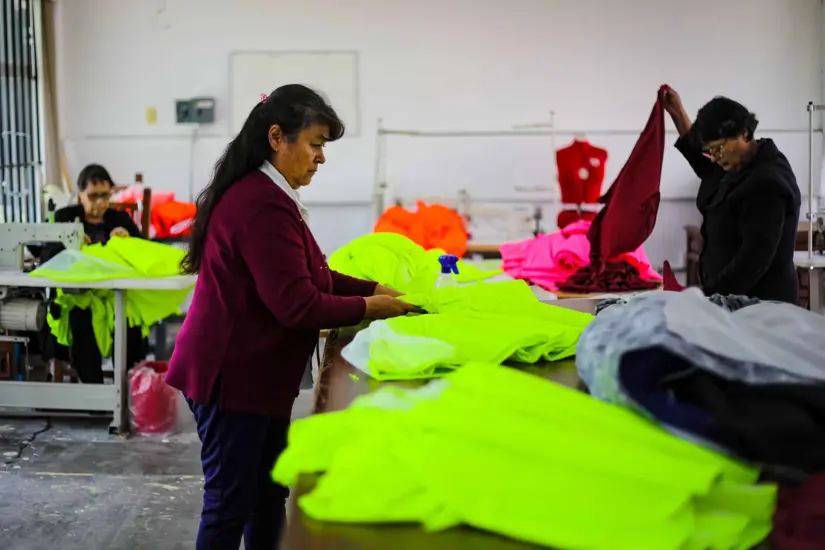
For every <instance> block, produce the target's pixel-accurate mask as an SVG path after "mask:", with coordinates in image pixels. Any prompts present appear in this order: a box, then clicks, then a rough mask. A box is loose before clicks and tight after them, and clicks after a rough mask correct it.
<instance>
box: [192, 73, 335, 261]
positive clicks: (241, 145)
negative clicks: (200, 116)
mask: <svg viewBox="0 0 825 550" xmlns="http://www.w3.org/2000/svg"><path fill="white" fill-rule="evenodd" d="M275 124H277V125H278V126H280V127H281V131H282V132H283V136H284V139H285V140H287V141H294V140H295V139H296V138H297V137H298V134H300V133H301V130H304V129H305V128H308V127H309V126H312V125H313V124H322V125H324V126H327V127H329V136H327V137H328V138H329V140H328V141H335V140H336V139H339V138H341V136H343V135H344V123H343V122H342V121H341V119H340V118H338V115H337V114H336V113H335V110H334V109H333V108H332V107H331V106H330V105H329V104H328V103H327V101H326V100H325V99H324V98H323V97H321V96H320V95H319V94H318V93H317V92H315V91H313V90H311V89H309V88H307V87H306V86H302V85H300V84H288V85H286V86H281V87H280V88H278V89H277V90H275V91H274V92H272V94H270V95H269V96H268V97H267V98H266V99H265V100H264V101H261V102H260V103H258V104H257V105H256V106H255V108H254V109H252V112H251V113H249V117H247V119H246V122H244V125H243V128H241V131H240V133H239V134H238V135H237V136H236V137H235V139H233V140H232V142H231V143H230V144H229V145H228V146H227V148H226V151H224V153H223V155H222V156H221V158H220V160H218V162H217V163H216V164H215V170H214V172H213V174H212V180H211V181H210V182H209V185H207V186H206V187H205V188H204V190H203V191H201V193H200V195H198V201H197V213H196V214H195V221H194V224H193V226H192V234H191V236H190V238H189V247H188V250H187V252H186V255H185V256H184V258H183V261H182V262H181V269H182V271H183V273H186V274H189V275H194V274H196V273H198V272H199V271H200V268H201V262H202V261H203V249H204V245H205V241H206V230H207V227H208V226H209V218H210V217H211V216H212V212H213V211H214V210H215V206H216V205H217V204H218V202H219V201H220V200H221V197H222V196H223V195H224V193H226V191H227V190H228V189H229V188H230V187H232V186H233V185H234V184H235V182H237V181H238V180H240V179H241V178H243V177H244V176H246V175H247V174H249V173H250V172H252V171H254V170H257V169H258V168H259V167H260V166H261V165H262V164H263V163H264V161H267V160H270V159H271V158H272V147H271V146H270V144H269V129H270V128H272V126H273V125H275Z"/></svg>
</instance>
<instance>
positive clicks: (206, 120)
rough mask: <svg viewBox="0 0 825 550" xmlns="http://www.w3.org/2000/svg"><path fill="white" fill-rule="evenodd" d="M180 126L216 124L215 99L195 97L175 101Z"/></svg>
mask: <svg viewBox="0 0 825 550" xmlns="http://www.w3.org/2000/svg"><path fill="white" fill-rule="evenodd" d="M175 113H176V120H177V123H178V124H212V123H213V122H215V99H214V98H212V97H195V98H192V99H178V100H177V101H175Z"/></svg>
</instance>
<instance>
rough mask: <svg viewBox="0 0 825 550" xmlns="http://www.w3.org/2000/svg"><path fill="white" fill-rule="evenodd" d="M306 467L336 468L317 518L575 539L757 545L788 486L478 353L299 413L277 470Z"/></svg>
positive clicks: (310, 509) (327, 473) (323, 485)
mask: <svg viewBox="0 0 825 550" xmlns="http://www.w3.org/2000/svg"><path fill="white" fill-rule="evenodd" d="M537 434H541V435H540V437H537ZM467 457H473V459H472V460H467ZM303 473H307V474H308V473H322V474H323V476H322V478H321V480H320V482H319V483H318V484H317V485H316V487H315V488H314V489H313V490H312V491H311V492H310V493H308V494H306V495H303V496H301V497H300V498H299V500H298V505H299V506H300V507H301V509H302V510H303V512H304V513H305V514H307V515H308V516H309V517H311V518H313V519H315V520H320V521H335V522H346V523H396V522H418V523H421V524H422V525H423V526H424V528H425V529H427V530H431V531H441V530H445V529H449V528H452V527H457V526H459V525H462V524H464V525H470V526H473V527H477V528H480V529H483V530H486V531H491V532H494V533H498V534H501V535H504V536H507V537H510V538H514V539H518V540H522V541H525V542H528V543H533V544H538V545H543V546H548V547H553V548H570V549H572V548H588V549H593V550H677V549H679V550H682V549H690V550H694V549H695V550H699V549H706V548H730V549H733V548H736V549H740V548H741V549H745V548H750V547H752V546H754V545H756V544H757V543H759V542H760V541H761V540H763V539H764V538H765V537H766V536H767V535H768V533H769V531H770V518H771V515H772V514H773V510H774V503H775V498H776V496H775V495H776V488H775V486H773V485H771V484H757V478H758V471H757V470H755V469H752V468H749V467H747V466H744V465H743V464H741V463H738V462H736V461H733V460H730V459H728V458H726V457H724V456H721V455H719V454H717V453H713V452H711V451H708V450H706V449H703V448H701V447H699V446H696V445H692V444H690V443H687V442H685V441H682V440H680V439H678V438H676V437H673V436H672V435H670V434H667V433H666V432H664V431H662V430H661V429H659V428H658V427H656V426H655V425H654V424H652V423H650V422H648V421H647V420H645V419H643V418H641V417H639V416H638V415H635V414H633V413H632V412H629V411H626V410H623V409H621V408H619V407H615V406H612V405H610V404H606V403H600V402H599V401H597V400H594V399H592V398H590V397H589V396H587V395H585V394H582V393H580V392H577V391H575V390H572V389H570V388H565V387H563V386H560V385H558V384H554V383H552V382H549V381H547V380H544V379H541V378H539V377H537V376H534V375H531V374H527V373H523V372H519V371H517V370H515V369H510V368H507V367H501V366H495V365H489V364H479V363H470V364H467V365H465V366H464V367H463V368H462V369H460V370H457V371H455V372H453V373H451V374H449V375H447V376H446V377H444V378H443V379H440V380H438V381H436V382H435V383H431V384H430V385H428V386H425V387H424V388H420V389H415V390H405V389H401V388H382V389H380V390H378V391H377V392H376V393H374V394H371V395H367V396H362V397H359V398H357V399H356V401H355V402H354V403H353V404H352V405H351V406H350V407H349V408H348V409H346V410H344V411H341V412H335V413H329V414H322V415H315V416H313V417H309V418H307V419H303V420H299V421H297V422H295V423H294V424H293V425H292V427H291V428H290V432H289V445H288V446H287V449H286V450H285V451H284V453H283V454H282V455H281V456H280V458H279V459H278V461H277V463H276V464H275V467H274V469H273V472H272V474H273V479H275V480H276V481H278V482H279V483H281V484H283V485H291V484H292V483H294V482H295V481H296V480H297V479H298V476H299V475H300V474H303ZM548 494H556V495H564V498H562V499H549V500H548V498H547V495H548Z"/></svg>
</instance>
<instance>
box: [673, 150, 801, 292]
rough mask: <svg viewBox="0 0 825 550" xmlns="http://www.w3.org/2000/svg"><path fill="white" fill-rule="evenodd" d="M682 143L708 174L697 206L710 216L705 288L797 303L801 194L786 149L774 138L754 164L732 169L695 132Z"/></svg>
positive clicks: (705, 230) (705, 220)
mask: <svg viewBox="0 0 825 550" xmlns="http://www.w3.org/2000/svg"><path fill="white" fill-rule="evenodd" d="M676 148H677V149H678V150H679V151H680V152H681V153H682V155H683V156H684V157H685V159H687V161H688V163H690V166H691V167H692V168H693V171H694V172H696V175H697V176H699V178H700V179H701V180H702V182H701V184H700V186H699V194H698V196H697V197H696V206H697V208H698V209H699V212H700V213H701V214H702V238H703V240H704V248H703V250H702V254H701V256H700V257H699V265H700V276H701V278H702V288H703V290H704V292H705V294H706V295H708V296H710V295H712V294H716V293H718V294H725V295H730V294H737V295H742V296H750V297H752V298H759V299H760V300H778V301H782V302H788V303H792V304H796V303H797V300H798V296H799V281H798V279H797V275H796V267H795V266H794V263H793V254H794V247H795V245H796V233H797V227H798V225H799V208H800V204H801V197H800V193H799V186H798V185H797V183H796V176H794V173H793V170H792V169H791V165H790V164H789V163H788V159H787V158H786V157H785V155H783V154H782V153H781V152H780V151H779V149H777V148H776V145H775V144H774V142H773V140H771V139H761V140H759V141H758V142H757V150H756V153H755V155H754V157H753V159H751V161H750V162H749V163H748V164H747V165H746V166H744V167H742V168H741V169H739V170H735V171H731V172H725V171H724V170H722V168H721V167H719V166H718V165H717V164H716V163H714V162H712V161H711V160H710V159H709V158H707V157H706V156H704V155H703V154H702V151H701V150H700V149H699V148H698V147H696V146H695V145H694V144H693V142H692V141H691V140H690V138H688V137H687V136H683V137H681V138H679V140H677V141H676Z"/></svg>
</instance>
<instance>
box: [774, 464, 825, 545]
mask: <svg viewBox="0 0 825 550" xmlns="http://www.w3.org/2000/svg"><path fill="white" fill-rule="evenodd" d="M771 544H772V545H773V548H774V549H775V550H822V549H823V548H825V472H818V473H816V474H814V475H812V476H810V478H808V479H807V480H806V481H805V482H804V483H800V484H790V483H781V484H780V485H779V498H778V500H777V504H776V513H775V514H774V517H773V531H772V532H771Z"/></svg>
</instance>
